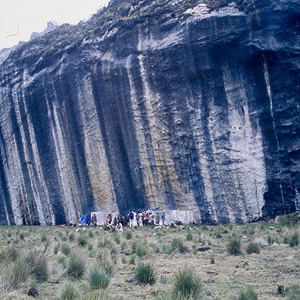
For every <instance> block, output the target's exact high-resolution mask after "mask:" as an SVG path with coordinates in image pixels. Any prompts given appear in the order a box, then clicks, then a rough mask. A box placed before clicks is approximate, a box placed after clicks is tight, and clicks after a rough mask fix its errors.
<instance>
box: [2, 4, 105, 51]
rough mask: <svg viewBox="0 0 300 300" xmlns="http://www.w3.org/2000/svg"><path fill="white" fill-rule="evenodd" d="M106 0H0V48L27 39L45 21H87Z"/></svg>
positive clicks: (42, 25)
mask: <svg viewBox="0 0 300 300" xmlns="http://www.w3.org/2000/svg"><path fill="white" fill-rule="evenodd" d="M108 2H109V0H0V49H2V48H9V47H12V46H14V45H16V44H17V43H18V42H19V41H28V40H29V38H30V35H31V33H32V32H34V31H35V32H42V31H43V30H44V29H45V28H46V27H47V22H48V21H56V22H57V23H58V24H59V25H61V24H63V23H70V24H77V23H78V22H79V21H80V20H87V19H89V17H90V16H91V15H92V14H94V13H96V12H97V10H98V9H99V8H101V7H103V6H107V4H108Z"/></svg>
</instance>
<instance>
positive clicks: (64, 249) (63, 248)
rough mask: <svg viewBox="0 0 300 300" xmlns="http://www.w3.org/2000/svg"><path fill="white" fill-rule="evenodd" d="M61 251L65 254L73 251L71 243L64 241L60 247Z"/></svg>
mask: <svg viewBox="0 0 300 300" xmlns="http://www.w3.org/2000/svg"><path fill="white" fill-rule="evenodd" d="M60 251H61V253H63V254H64V255H66V256H68V255H69V254H70V253H71V247H70V245H69V244H67V243H63V244H62V245H61V247H60Z"/></svg>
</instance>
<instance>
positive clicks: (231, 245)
mask: <svg viewBox="0 0 300 300" xmlns="http://www.w3.org/2000/svg"><path fill="white" fill-rule="evenodd" d="M241 247H242V241H241V238H240V237H236V236H232V237H231V238H230V240H229V241H228V243H227V250H228V252H229V254H230V255H240V254H242V249H241Z"/></svg>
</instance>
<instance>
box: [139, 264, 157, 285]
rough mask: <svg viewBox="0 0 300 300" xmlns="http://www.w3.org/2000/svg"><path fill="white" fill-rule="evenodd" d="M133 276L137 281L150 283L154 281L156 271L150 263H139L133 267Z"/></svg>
mask: <svg viewBox="0 0 300 300" xmlns="http://www.w3.org/2000/svg"><path fill="white" fill-rule="evenodd" d="M135 277H136V279H137V281H138V283H143V284H150V285H152V284H154V283H155V282H156V273H155V271H154V268H153V266H152V265H150V264H145V263H140V264H139V265H138V266H137V267H136V269H135Z"/></svg>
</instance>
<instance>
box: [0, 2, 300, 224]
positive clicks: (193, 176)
mask: <svg viewBox="0 0 300 300" xmlns="http://www.w3.org/2000/svg"><path fill="white" fill-rule="evenodd" d="M299 51H300V2H299V1H298V0H251V1H250V0H248V1H247V0H235V1H231V0H230V1H228V0H223V1H222V0H218V1H216V0H202V1H201V0H184V1H183V0H155V1H152V0H114V1H111V3H110V4H109V6H108V7H106V8H103V9H102V10H100V11H99V12H98V13H97V14H96V15H94V16H93V17H92V18H91V19H90V20H89V21H87V22H85V23H83V22H81V23H79V24H78V25H76V26H71V25H67V24H65V25H62V26H60V27H59V28H58V29H56V30H52V31H51V32H49V33H47V34H45V35H44V36H42V37H38V38H36V39H34V40H32V41H30V42H28V43H26V44H24V45H23V46H21V47H18V48H17V49H16V50H15V51H14V52H12V53H11V54H10V56H9V57H8V58H7V59H6V60H5V61H4V62H2V64H1V69H0V108H1V109H0V151H1V158H0V223H1V224H41V225H44V224H61V223H65V222H69V221H71V220H72V218H73V216H74V215H75V214H79V213H88V212H90V211H95V210H106V211H120V212H122V213H125V212H127V211H128V210H129V209H139V208H155V207H160V208H161V209H166V208H168V209H180V210H181V209H182V210H193V211H194V212H195V213H197V214H199V218H200V220H201V222H203V223H227V222H233V223H242V222H249V221H253V220H255V219H257V218H259V217H262V216H274V215H276V214H282V213H288V212H291V211H295V210H296V209H299V205H300V180H299V179H300V178H299V170H300V156H299V154H300V139H299V136H300V135H299V134H300V114H299V105H300V102H299V94H300V72H299V70H300V59H299Z"/></svg>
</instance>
